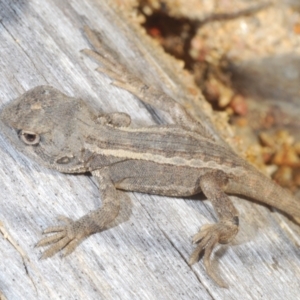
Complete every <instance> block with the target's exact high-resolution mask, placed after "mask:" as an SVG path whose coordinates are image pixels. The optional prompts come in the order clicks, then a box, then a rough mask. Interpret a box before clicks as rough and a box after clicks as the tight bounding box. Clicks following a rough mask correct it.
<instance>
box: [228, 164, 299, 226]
mask: <svg viewBox="0 0 300 300" xmlns="http://www.w3.org/2000/svg"><path fill="white" fill-rule="evenodd" d="M226 192H228V193H232V194H241V195H244V196H246V197H250V198H252V199H254V200H257V201H259V202H262V203H265V204H268V205H271V206H273V207H275V208H277V209H279V210H281V211H282V212H284V213H286V214H288V215H289V216H291V217H292V218H293V219H295V221H296V222H297V223H300V199H297V198H296V197H295V196H293V195H292V194H291V193H290V192H289V191H288V190H286V189H284V188H282V187H281V186H279V185H278V184H277V183H276V182H274V181H272V180H271V179H269V178H267V177H266V176H264V175H263V174H261V173H260V172H258V171H256V170H254V171H252V172H249V173H248V174H247V176H241V177H239V178H236V179H235V180H232V181H231V180H230V182H229V184H228V186H227V188H226Z"/></svg>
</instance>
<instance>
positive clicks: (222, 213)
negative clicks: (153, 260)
mask: <svg viewBox="0 0 300 300" xmlns="http://www.w3.org/2000/svg"><path fill="white" fill-rule="evenodd" d="M227 182H228V177H227V175H226V174H225V173H223V172H222V171H212V172H209V173H206V174H205V175H204V176H202V177H201V178H200V186H201V189H202V191H203V193H204V194H205V196H206V197H207V198H208V199H209V200H210V201H211V202H212V204H213V206H214V209H215V211H216V213H217V215H218V218H219V222H218V223H216V224H207V225H204V226H203V227H202V228H201V230H200V231H199V232H198V233H197V234H196V235H195V236H194V237H193V242H194V243H198V245H197V247H196V249H195V250H194V252H193V253H192V255H191V258H190V261H189V264H190V265H192V264H193V263H195V262H196V261H198V260H199V258H200V254H201V253H202V252H203V251H204V265H205V268H206V272H207V274H208V275H209V276H210V277H211V278H212V279H213V280H214V281H215V282H216V283H217V284H218V285H220V286H222V287H227V285H226V284H225V283H224V282H223V280H222V279H221V278H219V276H217V275H216V273H215V271H214V269H213V268H212V265H211V261H210V256H211V254H212V251H213V249H214V247H215V246H216V245H217V244H218V243H221V244H227V243H229V242H230V241H231V240H232V239H233V238H234V237H235V236H236V234H237V232H238V226H239V218H238V212H237V210H236V208H235V207H234V206H233V204H232V202H231V200H230V199H229V197H228V196H227V195H226V194H225V193H224V189H225V187H226V184H227Z"/></svg>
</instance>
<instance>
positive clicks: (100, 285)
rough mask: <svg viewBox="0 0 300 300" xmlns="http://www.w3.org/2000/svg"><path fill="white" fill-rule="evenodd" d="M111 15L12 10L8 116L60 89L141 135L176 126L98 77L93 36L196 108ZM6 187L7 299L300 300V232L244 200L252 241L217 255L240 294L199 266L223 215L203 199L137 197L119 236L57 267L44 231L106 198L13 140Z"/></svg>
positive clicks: (99, 239) (4, 62) (2, 270)
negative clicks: (126, 119) (196, 254)
mask: <svg viewBox="0 0 300 300" xmlns="http://www.w3.org/2000/svg"><path fill="white" fill-rule="evenodd" d="M111 4H113V1H96V0H86V1H79V0H73V1H65V2H64V1H58V0H47V1H39V0H28V1H10V0H3V1H1V2H0V14H1V16H0V19H1V21H0V35H1V44H0V51H1V52H0V53H1V55H0V65H1V67H0V74H1V75H0V78H1V79H0V99H1V104H4V103H6V102H8V101H10V100H12V99H14V98H16V97H17V96H19V95H20V94H21V93H23V92H25V91H27V90H29V89H30V88H33V87H35V86H37V85H41V84H49V85H52V86H54V87H55V88H58V89H60V90H61V91H63V92H65V93H66V94H68V95H70V96H76V97H81V98H84V99H85V100H89V101H90V102H91V103H92V104H93V105H94V106H95V107H98V108H99V110H103V111H105V112H112V111H124V112H127V113H128V114H130V115H131V116H132V118H133V119H134V124H133V125H134V126H138V125H146V124H154V122H155V121H160V120H168V121H169V119H168V117H167V116H165V115H164V114H161V115H160V114H156V112H154V111H153V110H151V109H150V110H148V108H147V107H145V106H144V105H142V104H141V103H140V102H139V101H138V100H137V99H135V98H134V97H133V96H131V95H130V94H129V93H128V92H125V91H122V90H120V89H118V88H115V87H113V86H111V85H109V83H110V80H109V79H108V78H107V77H105V76H103V75H101V74H99V73H96V72H95V71H94V69H95V67H96V64H95V63H94V62H92V61H91V60H90V59H89V58H87V57H84V56H83V55H82V54H81V53H80V50H81V49H83V48H87V47H89V44H88V42H87V40H86V39H85V37H84V35H83V31H82V28H83V25H84V24H88V25H89V26H90V27H92V28H94V29H99V30H100V29H101V30H102V31H103V32H104V33H105V34H106V35H107V36H108V37H110V39H111V43H113V44H114V45H115V49H116V50H117V51H118V52H120V53H121V54H122V55H123V56H124V57H125V60H126V61H127V62H128V63H130V65H131V66H132V67H133V68H135V69H137V70H143V71H144V72H142V73H144V74H145V73H147V74H145V77H147V78H148V80H149V81H153V82H154V83H155V82H162V83H163V84H165V86H164V87H165V89H169V91H170V93H171V94H172V93H173V94H177V97H178V98H179V101H180V99H181V100H182V99H183V100H184V103H186V101H191V98H189V97H187V96H186V95H183V94H184V93H183V91H184V88H183V87H182V85H186V83H185V82H182V81H180V78H177V77H176V76H177V75H178V74H176V72H175V73H174V72H173V71H172V67H171V66H170V63H169V64H167V63H166V64H165V65H164V64H160V63H157V62H158V61H159V60H161V59H162V58H161V57H156V55H157V53H159V52H155V51H150V50H148V51H147V45H146V44H143V41H142V40H140V37H139V33H138V32H136V31H132V32H131V30H132V29H131V28H130V27H128V26H127V25H126V23H125V22H124V21H123V19H122V18H121V17H120V15H119V14H118V13H117V12H116V11H115V10H114V9H112V5H111ZM137 41H140V43H141V44H140V45H138V43H137ZM132 45H136V46H135V47H133V46H132ZM143 49H144V52H143ZM145 49H146V50H145ZM153 65H154V67H153ZM147 78H146V79H147ZM161 78H163V80H160V79H161ZM168 83H169V84H168ZM181 96H182V97H181ZM187 98H189V99H187ZM198 100H199V99H198ZM201 101H202V100H201V99H200V106H199V104H193V105H195V106H194V107H197V105H198V107H202V108H203V110H201V112H197V113H196V114H200V117H201V116H202V117H203V118H207V119H206V120H207V122H209V117H205V116H209V115H210V114H211V112H210V109H209V108H208V107H207V106H206V105H205V104H204V103H201ZM191 105H192V104H191V103H189V104H188V106H191ZM0 178H1V187H0V191H1V193H0V208H1V209H0V220H1V222H2V223H1V224H0V225H1V226H0V232H1V233H2V238H0V249H1V250H0V251H1V260H0V290H1V292H2V294H3V296H4V297H6V298H7V299H260V298H264V299H297V298H298V297H299V293H300V283H299V278H300V255H299V249H298V246H297V245H299V244H300V240H299V232H300V230H299V227H298V226H297V225H295V224H293V223H292V222H290V221H289V220H288V219H286V218H285V217H284V216H282V215H280V214H278V213H276V212H271V211H270V210H269V209H268V208H266V207H262V206H260V205H258V204H254V203H250V202H246V201H244V200H241V199H238V198H234V203H235V205H236V207H237V208H238V210H239V211H240V215H241V218H240V219H241V227H240V228H241V229H240V232H239V234H238V236H237V238H236V239H235V241H234V242H233V245H231V246H222V247H220V248H219V249H218V250H217V251H216V252H215V255H214V257H215V258H216V259H217V260H218V263H217V264H216V265H217V267H218V268H219V270H220V274H221V275H222V277H223V278H224V280H225V281H226V282H227V283H228V284H229V285H230V288H229V289H222V288H219V287H217V286H216V285H215V284H214V283H213V282H212V281H211V280H210V279H209V277H208V276H207V275H206V273H205V271H204V268H203V265H202V262H200V263H198V264H196V265H194V266H193V267H192V268H190V267H189V266H188V264H187V261H188V258H189V255H190V253H191V252H192V249H193V246H192V244H191V237H192V236H193V234H195V233H196V232H197V231H198V230H199V228H200V226H201V225H203V224H205V223H207V222H212V221H214V220H215V214H214V212H213V210H212V206H211V205H210V203H209V202H208V201H206V200H204V201H203V199H202V198H201V196H199V197H197V198H195V199H185V200H183V199H172V198H167V197H158V196H152V195H144V194H138V193H130V198H131V203H124V204H123V208H122V215H121V216H120V220H119V225H117V226H116V227H113V228H111V229H109V230H107V231H104V232H102V233H99V234H95V235H94V236H92V237H90V238H88V239H87V240H85V241H84V242H83V243H82V244H81V245H80V246H79V247H78V248H77V249H76V251H75V252H74V253H73V254H71V255H70V256H68V257H66V258H61V257H60V256H59V255H57V256H55V257H53V258H51V259H47V260H43V261H41V260H39V256H40V254H41V251H42V250H41V249H37V248H34V245H35V243H36V242H37V241H38V240H39V239H40V238H41V232H42V230H43V229H45V228H46V227H48V226H50V225H53V224H55V222H56V217H57V216H58V215H66V216H70V217H73V218H79V217H80V216H82V215H83V214H85V213H86V212H87V211H89V210H92V209H94V208H95V207H97V206H99V205H100V203H101V200H100V199H99V198H98V190H97V186H96V184H95V182H94V181H93V180H92V178H91V177H88V176H74V175H64V174H60V173H57V172H54V171H50V170H47V169H43V168H42V167H40V166H39V165H37V164H35V163H33V162H31V161H30V160H28V159H27V158H26V157H24V156H23V155H22V154H20V153H18V152H16V151H15V150H14V149H13V148H12V147H11V146H10V145H9V144H8V142H7V141H6V140H5V138H4V137H3V136H1V135H0ZM199 200H201V201H199Z"/></svg>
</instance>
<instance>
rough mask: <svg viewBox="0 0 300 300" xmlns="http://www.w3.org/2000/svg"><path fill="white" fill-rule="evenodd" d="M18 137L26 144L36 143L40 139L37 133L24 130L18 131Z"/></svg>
mask: <svg viewBox="0 0 300 300" xmlns="http://www.w3.org/2000/svg"><path fill="white" fill-rule="evenodd" d="M19 137H20V138H21V140H22V141H23V142H24V143H25V144H27V145H37V144H38V143H39V142H40V139H41V138H40V135H39V134H37V133H34V132H31V131H25V130H21V131H20V133H19Z"/></svg>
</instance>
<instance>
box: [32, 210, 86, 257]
mask: <svg viewBox="0 0 300 300" xmlns="http://www.w3.org/2000/svg"><path fill="white" fill-rule="evenodd" d="M58 220H60V221H63V222H64V223H66V225H64V226H51V227H48V228H47V229H46V230H44V232H43V234H47V233H54V234H53V235H51V236H47V237H44V238H43V239H41V240H40V241H39V242H38V243H37V244H36V247H43V246H48V245H51V246H50V247H49V248H48V249H47V250H46V251H45V252H44V253H43V254H42V256H41V259H45V258H48V257H51V256H53V255H55V254H56V253H57V252H59V251H60V250H62V249H63V256H67V255H69V254H70V253H71V252H73V251H74V250H75V248H76V247H77V246H78V245H79V244H80V243H81V242H82V240H83V239H84V238H86V237H87V236H88V235H89V233H88V232H87V231H86V230H85V228H84V226H82V224H81V223H80V222H79V221H73V220H72V219H70V218H67V217H64V216H60V217H58Z"/></svg>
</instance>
